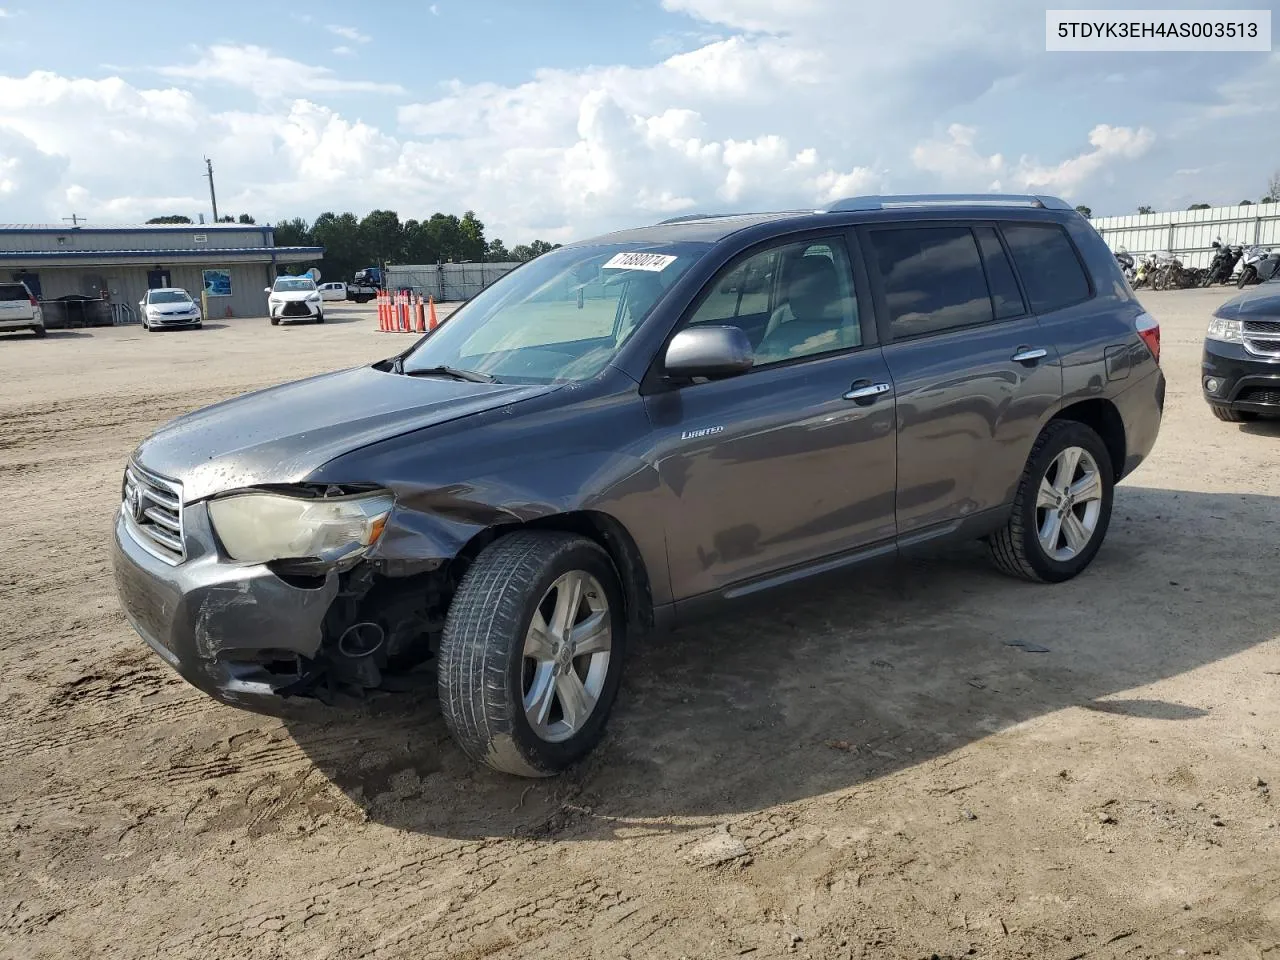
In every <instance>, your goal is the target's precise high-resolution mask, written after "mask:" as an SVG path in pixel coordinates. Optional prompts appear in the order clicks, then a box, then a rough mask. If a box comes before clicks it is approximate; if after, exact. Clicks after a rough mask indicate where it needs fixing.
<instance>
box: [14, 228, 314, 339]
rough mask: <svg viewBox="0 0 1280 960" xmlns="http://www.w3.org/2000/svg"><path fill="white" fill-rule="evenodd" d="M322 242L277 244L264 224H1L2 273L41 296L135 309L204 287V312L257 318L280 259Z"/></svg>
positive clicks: (289, 259) (297, 259)
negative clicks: (147, 297) (153, 296)
mask: <svg viewBox="0 0 1280 960" xmlns="http://www.w3.org/2000/svg"><path fill="white" fill-rule="evenodd" d="M323 256H324V248H323V247H277V246H276V245H275V236H274V233H273V231H272V228H271V227H270V226H256V225H246V224H238V223H219V224H208V225H205V224H199V225H196V224H185V223H184V224H174V225H155V224H148V225H145V226H128V227H126V226H120V227H96V226H61V227H51V226H40V225H8V226H0V279H3V280H24V281H26V283H27V286H28V287H29V288H31V290H32V292H33V293H35V295H36V296H37V297H39V298H40V299H41V300H57V299H58V298H59V297H65V296H68V295H78V296H84V297H91V298H94V299H107V300H109V301H111V302H112V303H113V304H126V305H127V306H129V307H131V308H132V309H133V310H135V311H136V310H137V303H138V301H139V300H141V299H142V295H143V294H144V293H145V292H146V291H147V289H149V288H155V287H183V288H184V289H186V291H187V292H188V293H190V294H191V296H192V297H193V298H195V299H197V300H198V299H199V298H200V294H201V293H202V292H204V291H207V292H208V293H209V301H208V302H209V316H210V317H224V316H228V315H229V316H235V317H245V316H262V315H264V314H265V313H266V296H265V295H264V294H263V292H262V290H263V287H267V286H270V285H271V283H272V281H273V280H274V279H275V276H276V273H277V271H276V267H277V266H278V265H280V264H289V263H301V262H305V261H309V260H319V259H320V258H322V257H323Z"/></svg>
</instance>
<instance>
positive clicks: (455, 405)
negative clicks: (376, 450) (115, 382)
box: [134, 367, 557, 503]
mask: <svg viewBox="0 0 1280 960" xmlns="http://www.w3.org/2000/svg"><path fill="white" fill-rule="evenodd" d="M556 388H557V387H556V386H555V385H532V386H530V385H519V384H501V383H493V384H490V383H466V382H462V381H457V380H450V379H447V378H444V377H406V376H400V375H398V374H392V373H383V372H382V371H380V370H375V369H374V368H373V367H355V368H352V369H349V370H340V371H338V372H336V373H325V374H321V375H320V376H316V377H311V378H309V379H306V380H298V381H295V382H293V383H285V384H281V385H280V386H277V387H269V388H267V389H266V390H259V391H257V392H255V393H249V394H245V395H244V396H241V397H236V398H234V399H232V400H224V401H223V402H222V403H216V404H214V405H213V406H211V407H205V408H204V409H202V410H196V411H195V412H193V413H189V414H186V415H185V416H182V417H179V418H178V419H176V420H173V421H170V422H169V423H167V424H165V426H163V427H161V428H160V429H159V430H157V431H156V432H155V433H153V434H152V435H151V436H150V437H148V438H147V439H146V440H144V441H143V442H142V443H141V444H140V445H139V446H138V449H137V450H136V451H134V457H135V458H136V459H137V461H138V463H140V464H141V465H142V466H143V467H144V468H145V469H147V470H150V471H152V472H153V473H157V474H160V475H161V476H164V477H168V478H170V479H172V480H178V481H180V482H181V483H182V499H183V501H184V502H186V503H192V502H194V501H196V500H202V499H204V498H205V497H209V496H212V495H213V494H215V493H221V492H224V491H227V490H235V489H238V488H241V487H247V486H254V485H257V484H264V483H297V482H299V481H301V480H305V479H306V477H307V476H308V475H309V474H311V473H313V472H314V471H315V470H316V469H317V468H319V467H320V466H322V465H323V464H325V463H327V462H328V461H330V460H332V459H333V458H334V457H337V456H340V455H341V454H344V453H350V452H351V451H353V450H357V449H359V448H360V447H364V446H367V445H369V444H371V443H376V442H378V441H380V440H387V439H390V438H391V437H395V436H399V435H401V434H404V433H408V432H410V431H412V430H419V429H422V428H423V427H430V426H435V425H436V424H441V423H446V422H448V421H450V420H456V419H458V418H459V417H465V416H469V415H471V414H475V413H481V412H483V411H485V410H489V409H491V408H493V407H496V406H501V405H505V404H510V403H517V402H519V401H521V400H527V399H529V398H531V397H535V396H539V395H541V394H545V393H549V392H551V391H552V390H555V389H556ZM351 479H352V480H353V481H371V482H376V481H377V479H378V478H377V477H352V478H351Z"/></svg>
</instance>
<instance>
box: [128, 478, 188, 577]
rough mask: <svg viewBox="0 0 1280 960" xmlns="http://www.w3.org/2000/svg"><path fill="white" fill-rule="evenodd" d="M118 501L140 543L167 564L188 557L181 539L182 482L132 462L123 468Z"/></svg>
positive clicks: (130, 528) (130, 530)
mask: <svg viewBox="0 0 1280 960" xmlns="http://www.w3.org/2000/svg"><path fill="white" fill-rule="evenodd" d="M120 501H121V502H120V512H121V513H122V514H123V515H124V518H125V522H126V524H127V526H128V528H129V532H130V533H131V534H132V535H133V538H134V539H135V540H137V541H138V543H139V544H141V545H142V546H143V547H144V548H146V549H147V550H148V551H149V552H151V553H152V554H154V555H155V556H157V557H159V558H160V559H161V560H164V561H165V562H167V563H174V564H177V563H181V562H182V561H183V560H185V559H186V558H187V551H186V547H185V545H184V542H183V539H182V485H181V484H179V483H175V482H174V481H172V480H165V479H164V478H162V477H157V476H156V475H155V474H153V473H148V472H146V471H145V470H143V469H142V468H141V467H139V466H138V465H137V464H136V463H131V464H129V465H128V466H127V467H125V471H124V484H123V485H122V487H121V490H120Z"/></svg>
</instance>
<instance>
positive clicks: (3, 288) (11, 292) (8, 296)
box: [0, 283, 31, 300]
mask: <svg viewBox="0 0 1280 960" xmlns="http://www.w3.org/2000/svg"><path fill="white" fill-rule="evenodd" d="M29 299H31V294H29V293H27V288H26V287H24V286H23V285H22V284H20V283H0V300H29Z"/></svg>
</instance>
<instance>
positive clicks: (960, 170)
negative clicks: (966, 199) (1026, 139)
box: [911, 123, 1155, 197]
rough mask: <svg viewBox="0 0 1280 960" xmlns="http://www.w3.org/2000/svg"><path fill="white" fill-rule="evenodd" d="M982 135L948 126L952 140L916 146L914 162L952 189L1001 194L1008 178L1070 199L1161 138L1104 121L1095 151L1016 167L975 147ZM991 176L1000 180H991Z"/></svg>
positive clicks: (1094, 137) (1026, 160) (1092, 136)
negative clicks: (981, 188) (1107, 170)
mask: <svg viewBox="0 0 1280 960" xmlns="http://www.w3.org/2000/svg"><path fill="white" fill-rule="evenodd" d="M977 133H978V131H977V129H976V128H974V127H968V126H965V125H963V124H959V123H953V124H951V126H949V127H948V128H947V139H945V140H925V141H922V142H921V143H918V144H916V146H915V147H914V148H913V149H912V151H911V162H912V163H913V164H915V166H916V168H917V169H919V170H924V171H926V172H928V173H932V174H935V175H937V176H938V177H939V178H940V179H942V180H943V181H944V182H946V183H948V184H950V185H958V186H965V187H968V188H970V189H979V184H985V185H986V189H988V190H993V191H995V190H999V189H1000V186H1001V184H1002V183H1003V182H1005V180H1012V181H1013V182H1014V183H1015V184H1016V185H1017V186H1018V188H1019V189H1022V190H1027V191H1032V192H1055V193H1060V194H1062V195H1063V196H1064V197H1068V196H1071V195H1072V194H1073V193H1075V192H1076V191H1077V189H1078V188H1079V187H1080V186H1081V184H1083V183H1085V182H1086V181H1088V180H1090V179H1091V178H1093V177H1095V176H1096V175H1097V174H1098V173H1100V172H1101V171H1102V170H1103V169H1104V168H1106V167H1107V166H1108V165H1110V164H1112V163H1114V162H1122V161H1125V160H1134V159H1136V158H1138V157H1140V156H1142V155H1143V154H1144V153H1146V152H1147V150H1148V149H1149V148H1150V147H1151V144H1152V143H1153V142H1154V140H1155V134H1154V133H1152V131H1150V130H1148V129H1147V128H1146V127H1140V128H1138V129H1136V130H1135V129H1133V128H1131V127H1113V126H1110V125H1109V124H1105V123H1100V124H1098V125H1097V126H1095V127H1094V128H1093V129H1092V130H1091V131H1090V132H1089V143H1090V144H1092V146H1093V149H1092V150H1086V151H1084V152H1083V153H1080V154H1078V155H1076V156H1074V157H1070V158H1069V159H1066V160H1063V161H1061V162H1060V163H1057V164H1053V165H1046V164H1042V163H1039V162H1038V161H1036V160H1035V159H1033V158H1031V157H1026V156H1024V157H1022V158H1021V159H1020V160H1019V161H1018V163H1017V164H1016V165H1010V164H1009V163H1008V162H1007V161H1006V160H1005V159H1004V157H1003V156H1002V155H1001V154H999V153H993V154H990V155H984V154H983V153H981V152H980V151H979V150H978V149H977V148H976V147H975V146H974V141H975V139H976V137H977ZM991 177H994V178H995V179H994V180H989V178H991Z"/></svg>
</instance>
